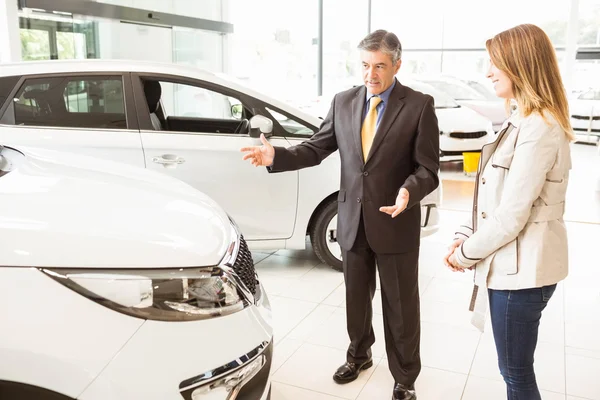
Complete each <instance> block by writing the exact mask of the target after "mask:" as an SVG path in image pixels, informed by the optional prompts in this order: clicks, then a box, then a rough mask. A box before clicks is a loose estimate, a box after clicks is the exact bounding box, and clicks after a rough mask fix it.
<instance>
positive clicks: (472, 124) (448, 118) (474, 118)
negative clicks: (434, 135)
mask: <svg viewBox="0 0 600 400" xmlns="http://www.w3.org/2000/svg"><path fill="white" fill-rule="evenodd" d="M435 114H436V115H437V117H438V124H439V127H440V131H442V132H452V131H458V132H480V131H485V130H487V129H488V128H489V126H490V120H489V119H487V118H485V117H484V116H482V115H479V114H478V113H476V112H475V111H473V110H471V109H470V108H467V107H459V108H440V109H436V110H435Z"/></svg>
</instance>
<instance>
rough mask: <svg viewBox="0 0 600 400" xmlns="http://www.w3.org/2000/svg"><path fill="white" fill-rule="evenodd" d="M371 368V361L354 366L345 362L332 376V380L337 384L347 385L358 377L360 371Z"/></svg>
mask: <svg viewBox="0 0 600 400" xmlns="http://www.w3.org/2000/svg"><path fill="white" fill-rule="evenodd" d="M372 366H373V360H369V361H366V362H364V363H362V364H355V363H351V362H347V363H345V364H344V365H342V366H341V367H339V368H338V369H337V371H335V374H333V380H334V381H336V382H337V383H348V382H352V381H353V380H355V379H356V378H358V375H359V374H360V371H364V370H365V369H369V368H371V367H372Z"/></svg>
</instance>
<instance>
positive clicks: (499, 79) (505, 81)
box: [486, 61, 515, 99]
mask: <svg viewBox="0 0 600 400" xmlns="http://www.w3.org/2000/svg"><path fill="white" fill-rule="evenodd" d="M486 76H487V77H488V78H489V79H490V80H491V81H492V83H493V84H494V90H495V91H496V95H497V96H498V97H502V98H503V99H514V98H515V94H514V93H513V83H512V81H511V80H510V78H509V77H508V75H506V73H505V72H504V71H501V70H499V69H498V68H497V67H496V66H495V65H494V63H493V62H491V61H490V69H489V70H488V73H487V75H486Z"/></svg>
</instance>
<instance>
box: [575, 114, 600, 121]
mask: <svg viewBox="0 0 600 400" xmlns="http://www.w3.org/2000/svg"><path fill="white" fill-rule="evenodd" d="M571 118H573V119H585V120H588V121H589V120H590V118H591V119H592V121H598V120H600V116H599V115H596V116H594V117H592V116H590V115H571Z"/></svg>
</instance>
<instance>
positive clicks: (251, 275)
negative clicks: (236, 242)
mask: <svg viewBox="0 0 600 400" xmlns="http://www.w3.org/2000/svg"><path fill="white" fill-rule="evenodd" d="M233 270H234V271H235V273H236V274H237V276H239V277H240V279H241V280H242V282H244V284H245V285H246V287H247V288H248V290H249V291H250V293H252V294H253V295H254V294H256V283H257V282H256V271H255V270H254V260H252V253H251V252H250V250H249V249H248V245H247V244H246V240H244V236H241V237H240V251H238V255H237V258H236V259H235V264H233Z"/></svg>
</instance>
